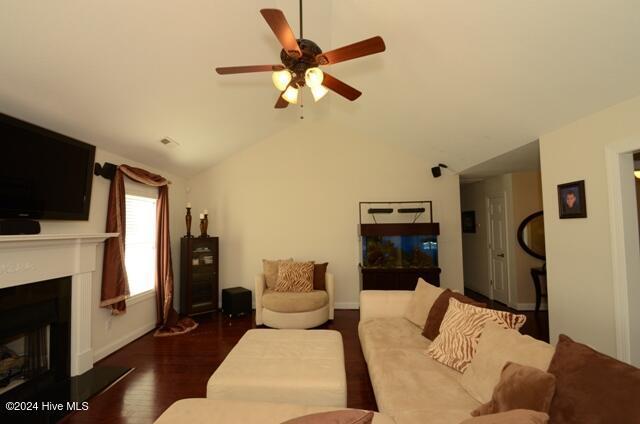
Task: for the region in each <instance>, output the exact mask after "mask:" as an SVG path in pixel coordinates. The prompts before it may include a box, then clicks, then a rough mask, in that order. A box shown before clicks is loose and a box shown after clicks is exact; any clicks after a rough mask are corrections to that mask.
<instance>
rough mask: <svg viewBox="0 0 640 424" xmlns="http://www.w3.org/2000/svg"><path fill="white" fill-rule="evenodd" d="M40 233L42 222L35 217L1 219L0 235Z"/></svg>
mask: <svg viewBox="0 0 640 424" xmlns="http://www.w3.org/2000/svg"><path fill="white" fill-rule="evenodd" d="M20 234H40V223H39V222H38V221H34V220H33V219H4V220H0V235H3V236H16V235H20Z"/></svg>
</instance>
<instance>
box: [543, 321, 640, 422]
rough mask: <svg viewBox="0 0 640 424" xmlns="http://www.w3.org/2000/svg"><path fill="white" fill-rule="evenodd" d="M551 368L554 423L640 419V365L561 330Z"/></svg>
mask: <svg viewBox="0 0 640 424" xmlns="http://www.w3.org/2000/svg"><path fill="white" fill-rule="evenodd" d="M549 372H550V373H551V374H553V375H555V377H556V394H555V396H554V397H553V401H552V402H551V409H550V411H549V415H550V416H551V422H552V423H553V424H568V423H581V424H592V423H594V424H595V423H640V369H639V368H635V367H633V366H631V365H628V364H625V363H624V362H620V361H618V360H617V359H614V358H612V357H610V356H607V355H605V354H602V353H600V352H597V351H595V350H593V349H591V348H590V347H588V346H586V345H584V344H581V343H577V342H574V341H573V340H571V339H570V338H569V337H567V336H565V335H564V334H561V335H560V337H559V339H558V344H557V345H556V353H555V355H553V359H551V364H550V365H549Z"/></svg>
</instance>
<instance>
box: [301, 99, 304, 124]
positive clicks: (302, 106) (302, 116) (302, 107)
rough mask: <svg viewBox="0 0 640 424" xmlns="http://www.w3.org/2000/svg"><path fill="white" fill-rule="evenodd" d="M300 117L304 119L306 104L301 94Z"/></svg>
mask: <svg viewBox="0 0 640 424" xmlns="http://www.w3.org/2000/svg"><path fill="white" fill-rule="evenodd" d="M300 119H304V105H303V104H302V96H300Z"/></svg>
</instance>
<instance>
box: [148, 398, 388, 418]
mask: <svg viewBox="0 0 640 424" xmlns="http://www.w3.org/2000/svg"><path fill="white" fill-rule="evenodd" d="M339 409H342V408H329V407H325V406H305V405H297V404H291V403H273V402H255V401H251V402H249V401H242V400H219V399H202V398H201V399H182V400H179V401H177V402H175V403H174V404H173V405H171V406H170V407H169V408H168V409H167V410H166V411H164V412H163V413H162V415H161V416H160V417H159V418H158V419H157V420H156V422H155V424H280V423H282V422H283V421H286V420H289V419H292V418H295V417H299V416H302V415H307V414H314V413H317V412H324V411H333V410H339ZM373 424H395V423H394V421H393V420H392V419H391V418H390V417H387V416H385V415H382V414H378V413H375V414H374V416H373Z"/></svg>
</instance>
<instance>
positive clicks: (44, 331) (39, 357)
mask: <svg viewBox="0 0 640 424" xmlns="http://www.w3.org/2000/svg"><path fill="white" fill-rule="evenodd" d="M48 370H49V326H48V325H47V326H43V327H39V328H37V329H35V330H32V331H28V332H25V333H22V334H18V335H16V336H13V337H6V338H4V339H2V340H0V394H2V393H4V392H6V391H8V390H11V389H12V388H14V387H16V386H18V385H20V384H22V383H24V382H26V381H28V380H31V379H33V378H36V377H38V376H39V375H42V374H43V373H45V372H46V371H48Z"/></svg>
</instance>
